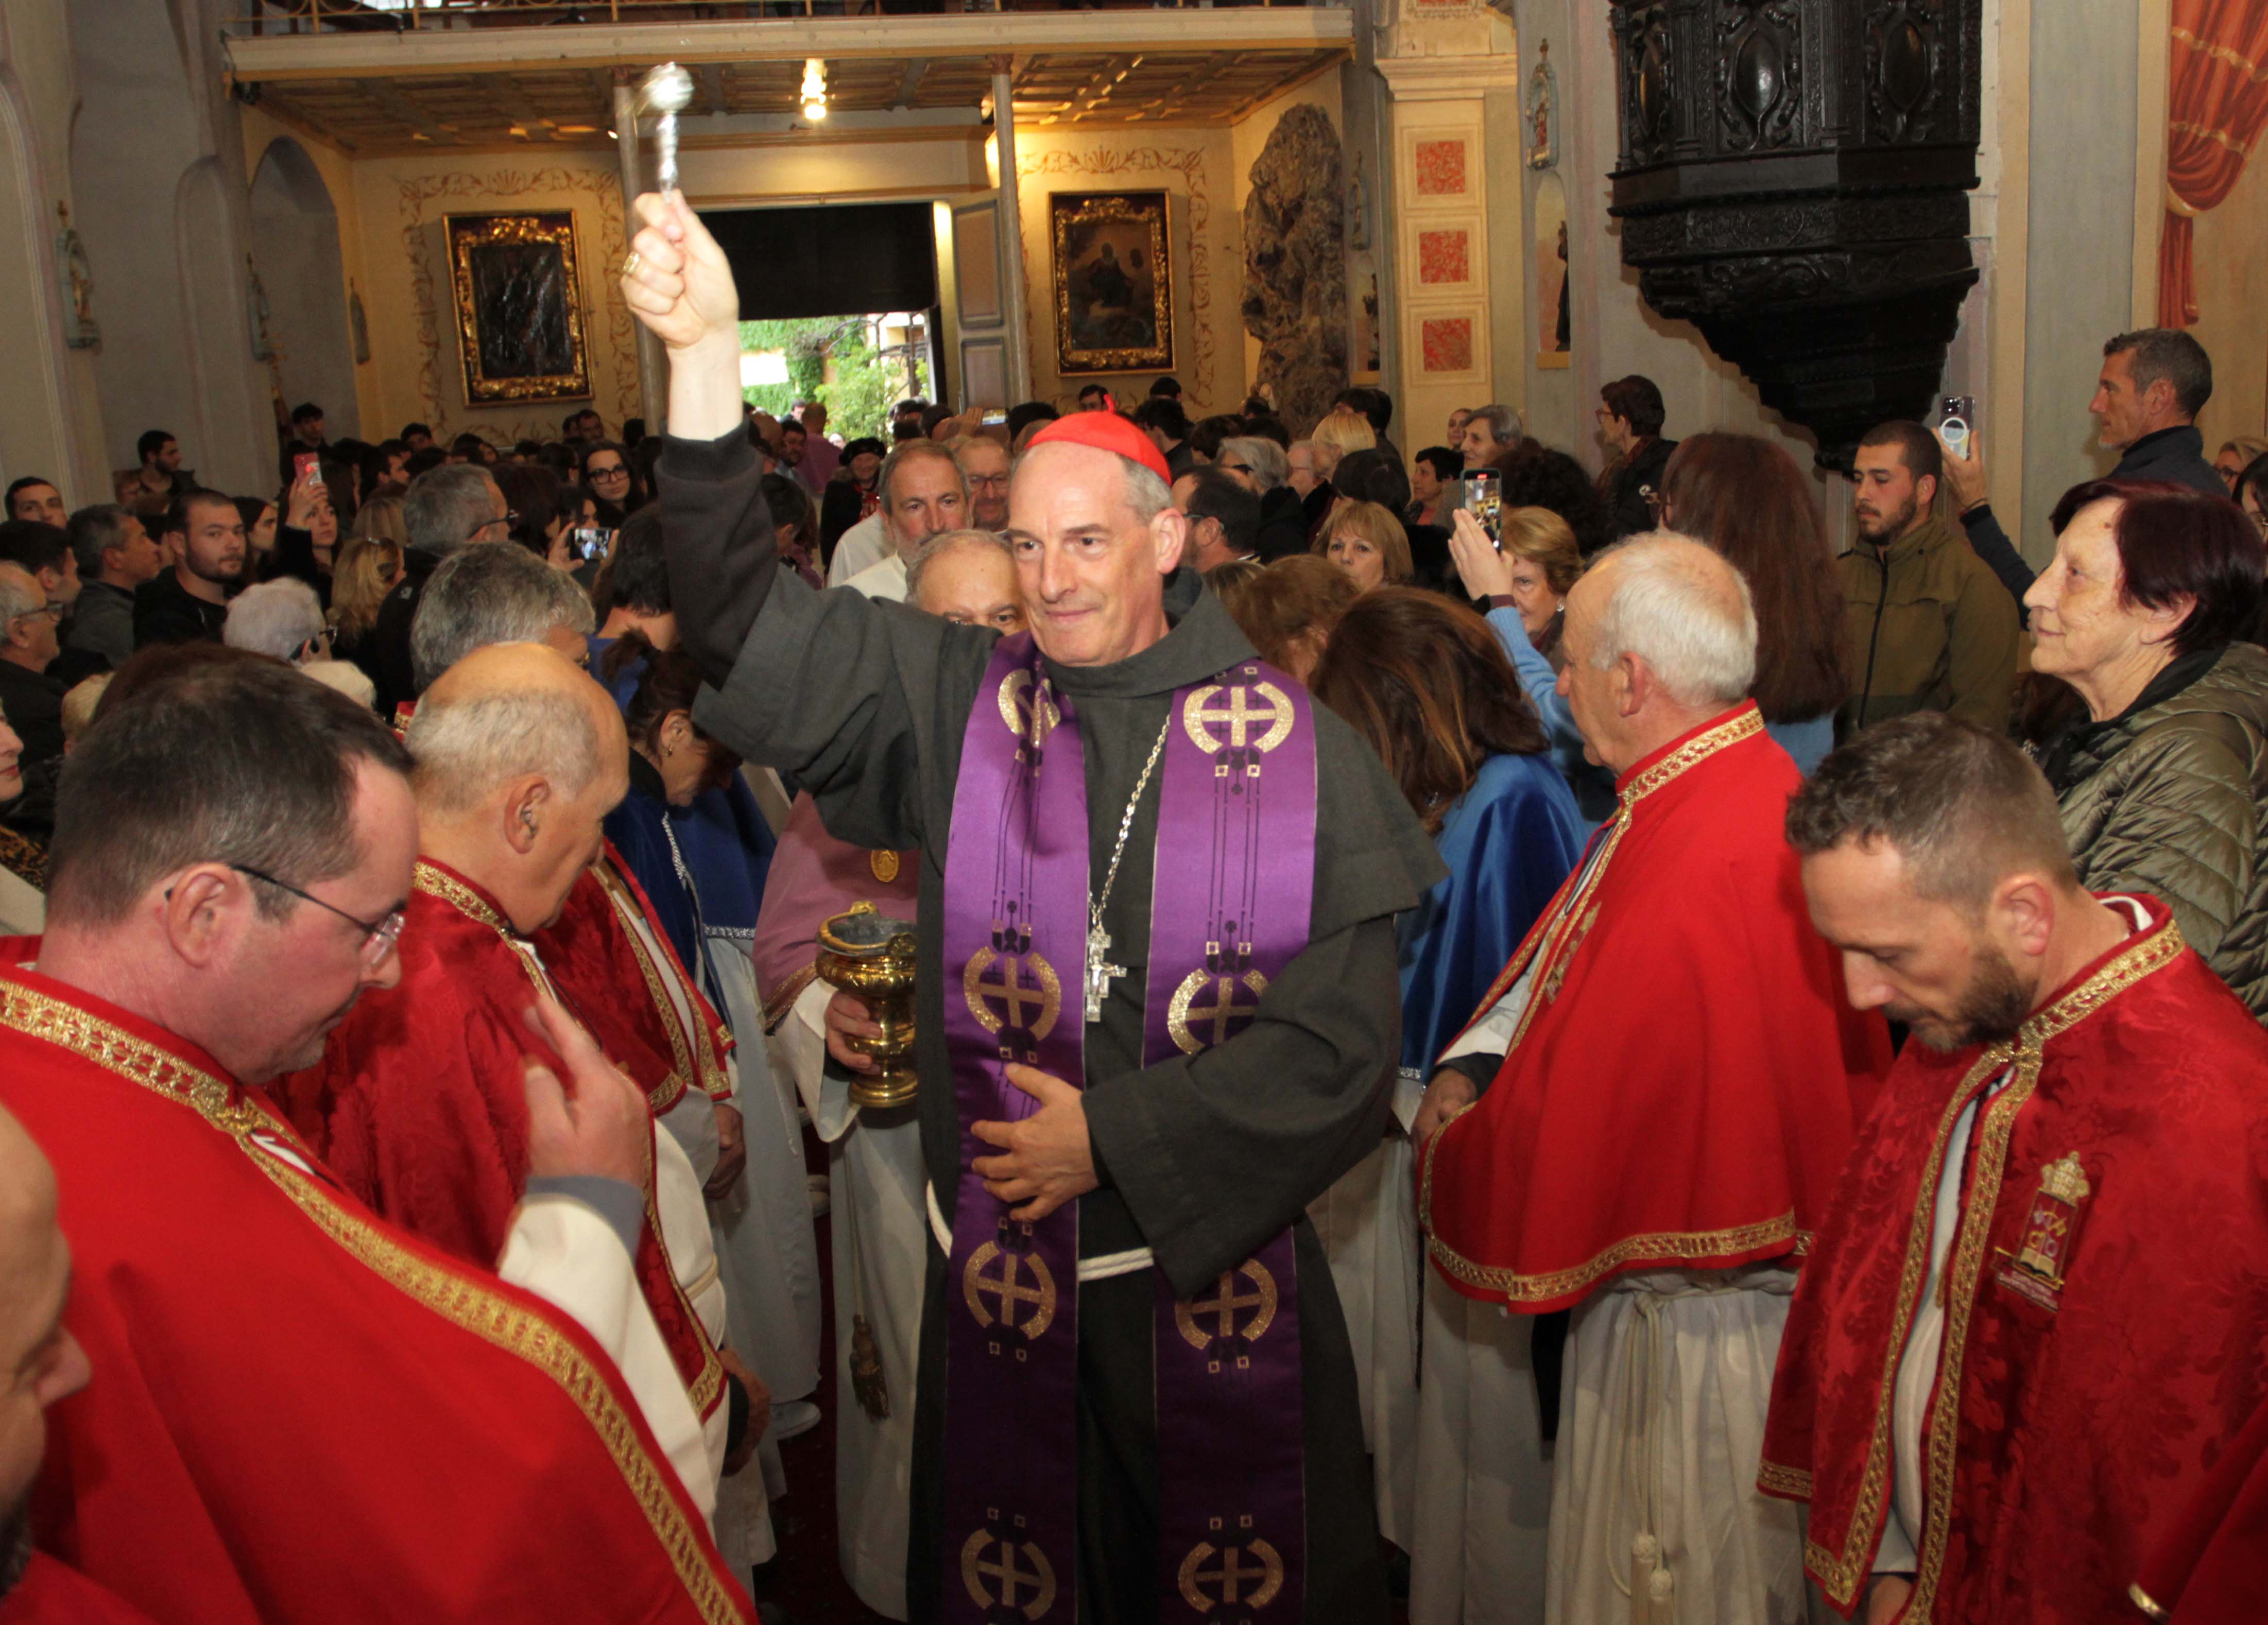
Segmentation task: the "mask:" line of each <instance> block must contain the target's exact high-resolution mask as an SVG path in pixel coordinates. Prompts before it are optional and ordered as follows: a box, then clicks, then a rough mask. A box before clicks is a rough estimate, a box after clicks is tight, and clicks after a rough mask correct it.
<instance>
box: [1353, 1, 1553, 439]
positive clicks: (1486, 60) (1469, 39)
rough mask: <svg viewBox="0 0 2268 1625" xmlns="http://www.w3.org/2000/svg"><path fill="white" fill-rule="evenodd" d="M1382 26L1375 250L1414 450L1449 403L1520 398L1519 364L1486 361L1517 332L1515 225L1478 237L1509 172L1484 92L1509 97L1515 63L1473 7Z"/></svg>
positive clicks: (1520, 316) (1442, 9) (1520, 320)
mask: <svg viewBox="0 0 2268 1625" xmlns="http://www.w3.org/2000/svg"><path fill="white" fill-rule="evenodd" d="M1393 32H1394V36H1395V37H1394V52H1393V54H1392V55H1381V56H1380V58H1379V62H1378V70H1379V72H1380V73H1381V75H1382V76H1384V77H1385V79H1386V84H1387V90H1388V96H1389V98H1390V100H1389V103H1388V112H1389V114H1390V121H1389V135H1388V141H1389V143H1390V145H1389V151H1388V160H1387V161H1388V163H1390V164H1391V165H1393V172H1394V185H1393V193H1392V195H1393V197H1394V200H1395V208H1394V211H1393V218H1392V219H1391V220H1389V221H1386V222H1383V223H1382V224H1383V226H1384V228H1385V229H1384V230H1383V231H1382V232H1381V238H1382V239H1384V240H1383V241H1382V242H1381V249H1382V250H1383V251H1384V252H1386V253H1389V254H1392V255H1393V256H1394V263H1395V312H1394V320H1395V332H1396V334H1397V335H1398V337H1399V339H1400V346H1399V361H1400V378H1399V380H1398V383H1399V387H1398V388H1396V389H1395V399H1396V403H1397V407H1398V410H1397V411H1396V413H1395V426H1396V429H1397V431H1398V433H1399V434H1400V437H1401V441H1402V444H1403V445H1404V446H1406V447H1408V448H1410V449H1411V450H1413V451H1414V450H1416V449H1417V448H1418V447H1419V446H1425V445H1434V444H1436V443H1437V442H1439V440H1440V437H1441V434H1442V430H1443V427H1444V424H1445V423H1446V420H1447V417H1448V415H1449V413H1450V412H1451V411H1452V410H1453V409H1454V408H1457V407H1461V406H1462V407H1472V406H1483V405H1486V404H1488V403H1489V402H1491V401H1501V402H1502V403H1504V404H1505V405H1506V406H1510V407H1513V408H1524V406H1525V403H1526V397H1527V383H1526V374H1525V371H1524V369H1521V368H1517V367H1515V368H1512V369H1509V370H1507V371H1499V369H1498V368H1497V366H1496V365H1495V360H1494V358H1495V356H1496V353H1497V351H1498V350H1499V348H1502V347H1501V346H1500V345H1499V342H1498V340H1499V334H1500V333H1502V334H1509V335H1524V334H1525V332H1526V327H1527V318H1526V305H1527V300H1526V293H1525V289H1524V285H1523V284H1524V280H1525V273H1524V264H1525V260H1524V256H1525V254H1526V252H1527V245H1526V239H1525V233H1523V232H1521V231H1520V229H1519V225H1518V221H1517V219H1516V218H1515V219H1514V220H1513V221H1512V222H1510V223H1509V224H1510V225H1511V229H1510V230H1509V231H1506V230H1505V229H1503V226H1504V224H1506V223H1502V222H1499V223H1498V227H1499V229H1498V230H1497V231H1495V232H1493V233H1491V218H1490V210H1489V206H1488V200H1489V189H1490V188H1489V181H1490V169H1491V165H1492V164H1494V165H1510V166H1512V167H1513V171H1514V172H1515V173H1516V172H1517V166H1518V165H1519V164H1520V161H1521V160H1520V154H1519V152H1518V151H1516V150H1515V151H1502V152H1497V151H1491V143H1490V139H1489V136H1490V131H1491V116H1490V114H1491V105H1490V104H1491V96H1492V95H1493V96H1495V97H1497V98H1499V99H1501V97H1502V96H1503V95H1504V94H1505V93H1506V92H1514V93H1516V92H1517V90H1518V87H1519V84H1520V61H1519V57H1518V55H1517V54H1516V53H1515V52H1514V51H1513V48H1512V41H1511V38H1510V32H1509V28H1508V26H1506V24H1505V23H1504V22H1503V20H1502V18H1501V17H1500V16H1499V14H1497V13H1494V12H1492V11H1489V10H1488V9H1487V8H1485V7H1482V6H1474V7H1472V8H1471V9H1470V10H1469V11H1466V10H1465V9H1464V8H1461V7H1458V6H1456V5H1454V4H1451V5H1438V4H1428V5H1425V6H1424V7H1423V8H1422V15H1411V14H1408V13H1405V16H1404V18H1403V20H1402V21H1401V22H1400V23H1399V24H1398V25H1397V26H1395V29H1394V31H1393ZM1493 122H1494V124H1495V125H1496V126H1497V127H1499V128H1500V127H1501V126H1502V125H1503V124H1504V123H1505V122H1506V121H1504V120H1503V119H1502V118H1501V117H1499V118H1497V119H1496V120H1494V121H1493ZM1514 195H1517V194H1516V193H1515V194H1514ZM1492 237H1493V239H1494V241H1495V242H1496V243H1497V244H1498V245H1499V251H1498V252H1495V253H1491V239H1492ZM1506 353H1508V354H1513V355H1517V354H1519V353H1520V352H1519V350H1518V349H1517V348H1516V347H1514V348H1512V349H1508V350H1507V351H1506ZM1388 387H1389V388H1394V387H1395V386H1393V385H1389V386H1388Z"/></svg>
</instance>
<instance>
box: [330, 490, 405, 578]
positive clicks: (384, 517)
mask: <svg viewBox="0 0 2268 1625" xmlns="http://www.w3.org/2000/svg"><path fill="white" fill-rule="evenodd" d="M347 535H348V538H349V539H350V540H352V539H354V538H356V537H362V538H365V539H368V540H378V541H390V542H392V543H393V544H394V546H395V547H397V548H407V547H408V546H409V523H408V521H407V520H405V519H404V518H402V517H401V497H399V496H382V495H381V496H373V497H372V498H371V499H370V500H369V501H368V502H366V503H365V504H363V505H362V506H361V507H359V508H357V509H356V510H355V516H354V523H353V525H351V526H349V527H348V530H347ZM336 568H337V567H336V566H335V565H334V566H333V570H334V571H335V570H336Z"/></svg>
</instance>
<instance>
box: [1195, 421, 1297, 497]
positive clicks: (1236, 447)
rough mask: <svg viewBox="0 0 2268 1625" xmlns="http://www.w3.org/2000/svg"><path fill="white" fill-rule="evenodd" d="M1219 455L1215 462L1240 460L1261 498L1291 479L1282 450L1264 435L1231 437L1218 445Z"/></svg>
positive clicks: (1290, 469) (1290, 470) (1289, 467)
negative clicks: (1256, 484)
mask: <svg viewBox="0 0 2268 1625" xmlns="http://www.w3.org/2000/svg"><path fill="white" fill-rule="evenodd" d="M1220 453H1221V455H1220V457H1217V458H1215V459H1214V461H1215V462H1219V461H1220V460H1221V458H1226V457H1240V458H1242V459H1243V460H1244V463H1245V466H1246V467H1248V468H1250V469H1251V470H1252V477H1253V478H1254V479H1255V480H1256V481H1257V482H1259V485H1260V494H1261V495H1262V496H1266V495H1267V494H1268V493H1269V492H1270V491H1272V490H1274V489H1276V488H1277V487H1278V486H1279V485H1281V484H1283V483H1284V482H1285V481H1286V480H1288V479H1290V478H1291V477H1292V464H1291V461H1290V460H1289V459H1287V458H1286V457H1285V455H1284V448H1283V447H1282V446H1280V445H1277V444H1276V443H1275V442H1274V441H1273V440H1270V439H1269V438H1268V437H1266V436H1264V435H1231V436H1229V437H1228V438H1227V439H1226V440H1224V441H1222V442H1221V443H1220Z"/></svg>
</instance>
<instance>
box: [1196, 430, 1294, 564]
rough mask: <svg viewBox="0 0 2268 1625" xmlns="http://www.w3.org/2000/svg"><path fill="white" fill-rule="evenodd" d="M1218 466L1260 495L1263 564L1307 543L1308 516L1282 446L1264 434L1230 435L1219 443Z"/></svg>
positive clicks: (1260, 541)
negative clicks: (1294, 483)
mask: <svg viewBox="0 0 2268 1625" xmlns="http://www.w3.org/2000/svg"><path fill="white" fill-rule="evenodd" d="M1215 464H1216V466H1217V467H1220V468H1222V469H1224V470H1226V472H1227V473H1228V474H1232V475H1233V476H1234V477H1235V478H1236V479H1237V480H1239V481H1241V482H1242V483H1243V485H1244V487H1245V489H1248V490H1249V491H1250V492H1251V493H1252V494H1253V495H1254V496H1257V497H1258V498H1260V539H1259V553H1260V559H1261V562H1263V563H1273V562H1275V561H1277V560H1278V559H1280V558H1285V557H1287V556H1289V555H1292V554H1294V553H1298V552H1300V551H1301V550H1302V549H1304V548H1306V547H1307V512H1306V511H1305V509H1303V508H1302V507H1301V505H1300V495H1301V494H1300V491H1299V490H1298V489H1295V488H1294V487H1293V486H1292V482H1291V481H1292V465H1291V462H1290V460H1289V459H1288V458H1286V456H1285V452H1284V448H1283V447H1282V446H1280V445H1277V444H1276V443H1275V442H1274V441H1273V440H1270V439H1269V438H1267V437H1265V436H1263V435H1232V436H1230V437H1228V438H1227V439H1226V440H1223V441H1222V442H1221V443H1220V455H1219V458H1217V459H1215Z"/></svg>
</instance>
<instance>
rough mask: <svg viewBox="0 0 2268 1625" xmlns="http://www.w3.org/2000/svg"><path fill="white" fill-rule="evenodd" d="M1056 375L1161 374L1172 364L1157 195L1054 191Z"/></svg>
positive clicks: (1161, 204)
mask: <svg viewBox="0 0 2268 1625" xmlns="http://www.w3.org/2000/svg"><path fill="white" fill-rule="evenodd" d="M1048 225H1049V232H1048V235H1049V241H1050V244H1051V246H1052V247H1053V250H1054V265H1053V269H1054V272H1055V290H1056V298H1055V305H1056V356H1057V368H1056V370H1057V371H1058V372H1060V373H1064V374H1066V375H1068V374H1071V373H1081V372H1132V371H1164V370H1167V369H1169V368H1171V367H1172V366H1173V364H1174V275H1173V257H1172V250H1171V247H1170V246H1169V239H1167V235H1166V195H1165V194H1164V193H1163V192H1056V193H1051V194H1050V195H1049V197H1048Z"/></svg>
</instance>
